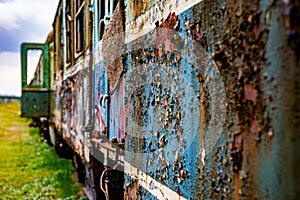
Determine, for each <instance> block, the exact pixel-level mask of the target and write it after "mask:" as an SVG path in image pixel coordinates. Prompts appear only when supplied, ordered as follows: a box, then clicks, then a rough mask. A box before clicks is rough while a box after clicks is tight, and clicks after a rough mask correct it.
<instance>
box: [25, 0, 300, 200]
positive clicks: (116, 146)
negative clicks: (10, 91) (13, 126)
mask: <svg viewBox="0 0 300 200" xmlns="http://www.w3.org/2000/svg"><path fill="white" fill-rule="evenodd" d="M299 8H300V5H299V2H298V1H271V2H269V1H251V2H245V1H218V0H217V1H205V0H204V1H201V0H176V1H173V0H172V1H171V0H163V1H132V0H130V1H122V0H119V1H116V0H76V1H71V0H60V1H59V5H58V8H57V11H56V15H55V18H54V23H53V32H51V33H50V34H49V36H48V39H47V41H46V42H45V44H31V43H25V44H23V45H22V73H23V76H22V116H24V117H33V118H42V119H43V121H46V124H47V125H49V131H48V129H47V131H48V132H47V133H48V134H49V138H51V141H52V144H53V145H54V146H55V149H56V151H57V153H58V154H59V155H60V156H61V157H65V158H70V159H72V160H73V163H74V166H75V168H76V170H77V172H78V179H79V181H80V182H82V183H84V185H85V192H86V194H87V196H88V197H89V198H90V199H227V198H230V199H296V198H297V197H298V196H299V195H300V189H299V187H298V184H299V180H300V179H299V170H297V167H298V165H299V164H300V163H299V156H300V154H299V150H298V148H297V147H298V145H299V142H300V141H299V133H300V130H299V129H300V128H299V108H298V107H299V106H298V101H299V94H298V93H299V88H300V83H299V81H298V78H297V77H298V75H299V73H300V70H299V69H300V66H299V33H300V30H299V20H300V18H299V13H300V12H299V11H300V10H299ZM31 49H40V50H42V51H43V54H42V56H41V58H40V61H41V62H40V64H38V66H37V68H36V73H35V76H34V78H33V80H32V82H31V84H27V78H26V74H27V51H28V50H31Z"/></svg>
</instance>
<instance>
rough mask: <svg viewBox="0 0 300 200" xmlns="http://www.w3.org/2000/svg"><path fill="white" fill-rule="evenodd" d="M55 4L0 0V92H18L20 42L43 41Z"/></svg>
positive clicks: (52, 0) (49, 0)
mask: <svg viewBox="0 0 300 200" xmlns="http://www.w3.org/2000/svg"><path fill="white" fill-rule="evenodd" d="M57 5H58V0H0V95H15V96H20V95H21V67H20V62H21V61H20V45H21V43H22V42H39V43H43V42H44V41H45V39H46V37H47V34H48V33H49V32H50V31H51V29H52V22H53V20H54V15H55V12H56V7H57ZM33 71H34V69H33V68H31V69H30V71H29V74H28V75H29V76H32V74H33Z"/></svg>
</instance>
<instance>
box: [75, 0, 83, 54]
mask: <svg viewBox="0 0 300 200" xmlns="http://www.w3.org/2000/svg"><path fill="white" fill-rule="evenodd" d="M75 23H76V24H75V27H76V52H77V53H80V52H81V51H83V49H84V1H83V0H77V1H76V21H75Z"/></svg>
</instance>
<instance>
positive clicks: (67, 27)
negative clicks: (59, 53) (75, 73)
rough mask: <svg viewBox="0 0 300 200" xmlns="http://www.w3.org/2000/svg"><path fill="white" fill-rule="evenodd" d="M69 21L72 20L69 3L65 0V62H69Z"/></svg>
mask: <svg viewBox="0 0 300 200" xmlns="http://www.w3.org/2000/svg"><path fill="white" fill-rule="evenodd" d="M71 21H72V13H71V4H70V1H67V5H66V47H67V52H66V57H67V58H66V59H67V60H66V61H67V63H70V62H71V42H72V41H71Z"/></svg>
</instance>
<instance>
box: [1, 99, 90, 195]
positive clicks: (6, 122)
mask: <svg viewBox="0 0 300 200" xmlns="http://www.w3.org/2000/svg"><path fill="white" fill-rule="evenodd" d="M30 122H31V121H30V120H29V119H26V118H21V117H20V103H19V102H16V101H15V102H11V103H7V104H4V103H0V199H86V197H82V195H83V193H82V190H81V187H82V186H81V185H80V184H79V183H77V182H76V178H75V177H76V176H75V172H74V169H73V167H72V163H71V161H70V160H65V159H61V158H59V157H58V156H57V155H56V154H55V150H54V148H53V147H49V146H48V145H47V144H46V143H44V142H43V141H42V139H41V137H40V136H39V133H38V129H37V128H29V126H28V125H29V124H30Z"/></svg>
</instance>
